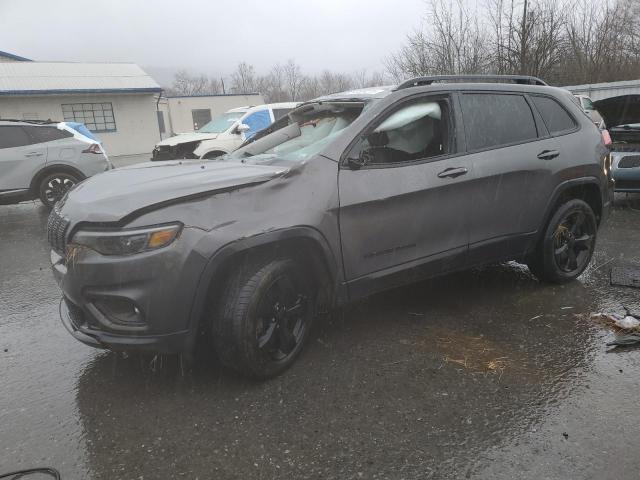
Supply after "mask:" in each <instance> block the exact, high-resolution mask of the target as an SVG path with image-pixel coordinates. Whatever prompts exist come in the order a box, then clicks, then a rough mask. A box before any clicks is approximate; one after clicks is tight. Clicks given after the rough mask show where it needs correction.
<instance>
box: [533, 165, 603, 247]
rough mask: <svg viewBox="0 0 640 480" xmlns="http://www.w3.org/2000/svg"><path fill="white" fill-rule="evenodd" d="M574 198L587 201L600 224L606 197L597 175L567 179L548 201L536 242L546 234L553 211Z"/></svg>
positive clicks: (558, 186) (557, 187)
mask: <svg viewBox="0 0 640 480" xmlns="http://www.w3.org/2000/svg"><path fill="white" fill-rule="evenodd" d="M572 199H579V200H583V201H585V202H586V203H587V204H588V205H589V206H590V207H591V209H592V210H593V213H594V214H595V216H596V220H597V222H598V225H599V224H600V221H601V219H602V214H603V210H604V198H603V192H602V188H601V186H600V182H599V181H598V179H597V178H596V177H582V178H574V179H571V180H566V181H564V182H562V183H560V184H559V185H557V186H556V188H555V190H554V191H553V194H552V195H551V197H550V199H549V202H547V208H546V210H545V214H544V217H543V221H542V223H541V227H540V228H539V229H538V236H537V241H536V244H537V243H538V242H539V241H540V239H541V238H542V237H543V236H544V231H545V228H546V225H547V223H549V220H550V219H551V217H552V216H553V213H554V212H555V211H556V210H557V208H558V207H559V206H560V205H562V204H563V203H565V202H567V201H569V200H572Z"/></svg>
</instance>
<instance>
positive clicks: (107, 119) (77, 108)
mask: <svg viewBox="0 0 640 480" xmlns="http://www.w3.org/2000/svg"><path fill="white" fill-rule="evenodd" d="M62 115H63V116H64V120H65V121H66V122H80V123H84V124H85V125H86V126H87V128H88V129H89V130H91V131H92V132H115V131H116V120H115V118H114V117H113V106H112V105H111V103H110V102H109V103H63V104H62Z"/></svg>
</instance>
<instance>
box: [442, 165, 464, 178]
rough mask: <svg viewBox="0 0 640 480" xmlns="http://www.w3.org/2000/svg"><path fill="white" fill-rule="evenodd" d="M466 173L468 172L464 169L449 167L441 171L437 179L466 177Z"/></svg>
mask: <svg viewBox="0 0 640 480" xmlns="http://www.w3.org/2000/svg"><path fill="white" fill-rule="evenodd" d="M468 171H469V170H467V169H466V168H464V167H449V168H445V169H444V170H443V171H441V172H440V173H439V174H438V177H439V178H456V177H459V176H460V175H466V174H467V172H468Z"/></svg>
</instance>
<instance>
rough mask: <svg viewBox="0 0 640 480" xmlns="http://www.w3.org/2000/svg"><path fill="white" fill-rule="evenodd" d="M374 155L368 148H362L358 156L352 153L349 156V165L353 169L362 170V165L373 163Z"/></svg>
mask: <svg viewBox="0 0 640 480" xmlns="http://www.w3.org/2000/svg"><path fill="white" fill-rule="evenodd" d="M371 160H372V156H371V152H369V151H368V150H361V151H360V153H359V154H358V156H357V157H356V156H352V155H350V156H349V157H347V165H349V168H350V169H351V170H360V169H361V168H362V167H364V166H366V165H368V164H369V163H371Z"/></svg>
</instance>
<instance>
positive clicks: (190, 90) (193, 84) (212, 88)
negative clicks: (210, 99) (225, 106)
mask: <svg viewBox="0 0 640 480" xmlns="http://www.w3.org/2000/svg"><path fill="white" fill-rule="evenodd" d="M221 90H222V88H221V84H220V81H219V80H218V79H217V78H210V77H208V76H206V75H191V74H189V72H188V71H186V70H180V71H178V72H177V73H176V74H175V76H174V79H173V83H172V84H171V87H170V88H169V89H167V93H169V94H171V95H213V94H218V93H220V92H221Z"/></svg>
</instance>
